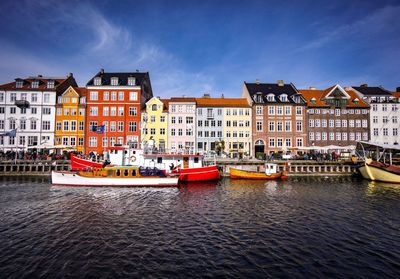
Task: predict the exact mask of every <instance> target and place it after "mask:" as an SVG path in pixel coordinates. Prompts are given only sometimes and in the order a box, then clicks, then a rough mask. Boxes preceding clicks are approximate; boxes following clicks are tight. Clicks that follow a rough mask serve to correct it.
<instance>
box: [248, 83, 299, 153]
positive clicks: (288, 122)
mask: <svg viewBox="0 0 400 279" xmlns="http://www.w3.org/2000/svg"><path fill="white" fill-rule="evenodd" d="M242 97H243V98H246V99H247V100H248V102H249V103H250V104H251V106H252V132H253V138H252V141H253V142H252V145H253V147H254V156H256V157H258V158H260V157H263V156H264V154H272V153H275V152H285V151H289V150H296V149H298V148H301V147H304V146H306V145H307V132H306V127H305V119H306V114H305V108H306V101H305V100H304V98H303V96H302V95H301V94H300V93H299V91H298V90H297V89H296V87H295V86H294V85H293V84H292V83H290V84H285V83H284V82H283V81H282V80H279V81H278V82H277V83H260V82H258V81H257V82H256V83H246V82H245V83H244V85H243V91H242Z"/></svg>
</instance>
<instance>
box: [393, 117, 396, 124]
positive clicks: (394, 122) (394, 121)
mask: <svg viewBox="0 0 400 279" xmlns="http://www.w3.org/2000/svg"><path fill="white" fill-rule="evenodd" d="M392 123H393V124H397V116H393V117H392Z"/></svg>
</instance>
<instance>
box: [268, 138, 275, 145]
mask: <svg viewBox="0 0 400 279" xmlns="http://www.w3.org/2000/svg"><path fill="white" fill-rule="evenodd" d="M269 147H275V139H274V138H269Z"/></svg>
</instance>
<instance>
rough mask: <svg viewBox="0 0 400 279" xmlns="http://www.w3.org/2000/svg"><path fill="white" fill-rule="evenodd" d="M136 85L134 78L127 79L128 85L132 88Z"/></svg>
mask: <svg viewBox="0 0 400 279" xmlns="http://www.w3.org/2000/svg"><path fill="white" fill-rule="evenodd" d="M135 83H136V79H135V78H134V77H128V85H129V86H134V85H135Z"/></svg>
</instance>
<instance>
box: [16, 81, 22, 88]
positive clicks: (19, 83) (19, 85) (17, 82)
mask: <svg viewBox="0 0 400 279" xmlns="http://www.w3.org/2000/svg"><path fill="white" fill-rule="evenodd" d="M23 86H24V81H23V80H17V81H16V83H15V87H17V88H22V87H23Z"/></svg>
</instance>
